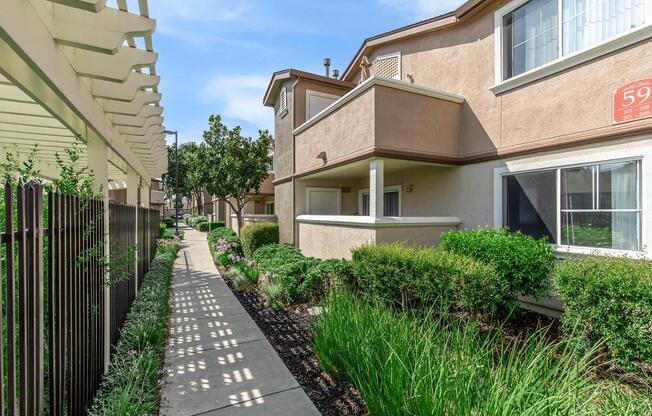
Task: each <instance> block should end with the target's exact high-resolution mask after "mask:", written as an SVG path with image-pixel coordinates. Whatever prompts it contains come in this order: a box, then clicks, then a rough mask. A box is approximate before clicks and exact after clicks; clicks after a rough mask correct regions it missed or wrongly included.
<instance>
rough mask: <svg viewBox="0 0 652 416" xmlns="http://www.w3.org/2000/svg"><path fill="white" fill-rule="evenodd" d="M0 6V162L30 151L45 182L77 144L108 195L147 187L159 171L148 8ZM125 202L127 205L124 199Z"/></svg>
mask: <svg viewBox="0 0 652 416" xmlns="http://www.w3.org/2000/svg"><path fill="white" fill-rule="evenodd" d="M116 3H117V6H118V8H112V7H108V6H107V5H106V0H2V1H0V158H2V159H4V153H6V152H7V151H10V150H14V151H16V152H17V153H18V154H19V155H21V156H22V157H25V156H26V155H27V154H28V153H29V152H30V151H31V150H32V149H33V147H34V145H35V144H38V153H37V157H38V160H39V163H40V166H39V167H40V169H41V172H42V174H43V175H44V176H46V177H56V175H57V167H56V164H55V154H57V153H58V154H63V151H64V149H66V148H68V147H69V146H70V145H71V143H73V142H75V141H76V140H77V141H79V142H80V149H82V151H83V153H84V156H83V159H84V161H86V162H87V163H88V164H89V167H90V168H91V169H93V171H94V172H95V174H96V176H97V180H98V182H100V184H102V185H104V187H105V189H108V181H109V180H125V179H126V183H127V186H128V188H129V187H134V186H135V187H137V186H138V185H135V184H136V183H138V184H141V185H142V186H144V187H147V186H149V183H150V180H151V179H152V178H155V177H160V176H161V174H162V173H164V172H165V170H166V169H167V151H166V145H165V133H164V127H163V117H162V113H163V108H162V107H160V106H159V102H160V100H161V94H160V93H159V91H158V84H159V81H160V77H159V76H158V75H157V74H156V66H155V64H156V60H157V57H158V55H157V54H156V53H155V52H154V50H153V45H152V33H153V32H154V29H155V27H156V22H155V20H153V19H151V18H150V17H149V10H148V4H147V0H138V1H137V3H138V9H139V10H137V11H135V10H132V11H130V10H128V8H127V1H126V0H117V1H116ZM128 194H132V195H131V197H128V199H131V200H132V201H130V202H135V201H133V200H134V194H133V192H128Z"/></svg>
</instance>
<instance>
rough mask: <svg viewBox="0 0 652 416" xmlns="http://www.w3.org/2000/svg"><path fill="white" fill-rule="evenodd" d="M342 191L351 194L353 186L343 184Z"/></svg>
mask: <svg viewBox="0 0 652 416" xmlns="http://www.w3.org/2000/svg"><path fill="white" fill-rule="evenodd" d="M340 191H341V192H342V193H343V194H350V193H351V187H350V186H343V187H342V188H340Z"/></svg>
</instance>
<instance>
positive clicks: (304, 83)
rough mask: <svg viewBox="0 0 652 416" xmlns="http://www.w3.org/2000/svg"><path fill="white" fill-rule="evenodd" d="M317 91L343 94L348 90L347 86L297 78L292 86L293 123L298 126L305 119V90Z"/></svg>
mask: <svg viewBox="0 0 652 416" xmlns="http://www.w3.org/2000/svg"><path fill="white" fill-rule="evenodd" d="M307 90H312V91H319V92H323V93H326V94H331V95H337V96H339V97H341V96H343V95H344V94H346V93H347V92H349V91H350V89H349V88H342V87H338V86H336V85H328V84H324V83H321V82H316V81H312V80H309V79H303V78H302V79H299V80H298V82H297V84H296V85H295V88H294V101H295V111H294V125H295V126H300V125H302V124H303V123H304V122H305V121H306V91H307Z"/></svg>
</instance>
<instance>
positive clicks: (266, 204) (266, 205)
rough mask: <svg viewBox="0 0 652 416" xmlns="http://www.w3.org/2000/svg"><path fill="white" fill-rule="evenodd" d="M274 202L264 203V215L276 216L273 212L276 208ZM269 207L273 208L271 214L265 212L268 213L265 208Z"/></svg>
mask: <svg viewBox="0 0 652 416" xmlns="http://www.w3.org/2000/svg"><path fill="white" fill-rule="evenodd" d="M274 202H275V201H265V215H276V212H275V208H276V206H274ZM270 205H272V206H273V208H274V209H272V213H271V214H270V213H269V212H267V211H268V209H267V207H269V206H270Z"/></svg>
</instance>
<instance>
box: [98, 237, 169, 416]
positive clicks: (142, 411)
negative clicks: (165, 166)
mask: <svg viewBox="0 0 652 416" xmlns="http://www.w3.org/2000/svg"><path fill="white" fill-rule="evenodd" d="M178 248H179V244H178V243H176V244H173V243H170V244H169V245H167V246H166V247H164V248H161V246H159V247H157V253H159V254H157V255H156V257H155V258H154V260H153V261H152V264H151V267H150V270H149V271H148V272H147V273H146V274H145V276H144V279H143V283H142V286H141V287H140V289H139V290H138V296H137V297H136V300H135V301H134V303H133V305H132V307H131V310H130V311H129V314H128V315H127V319H126V322H125V324H124V326H123V327H122V329H121V330H120V340H119V341H118V344H117V346H116V348H115V353H114V355H113V357H112V361H111V364H110V365H109V371H108V372H107V373H106V374H104V376H103V378H102V383H101V385H100V388H99V390H98V392H97V394H96V396H95V399H94V401H93V404H92V406H91V409H90V410H89V414H90V415H117V414H121V415H151V414H157V413H158V409H159V406H160V401H161V395H160V391H159V389H160V386H161V376H162V371H163V364H164V357H165V345H166V341H167V337H168V329H169V328H168V326H169V315H170V304H169V299H170V290H171V285H172V264H173V263H174V259H175V257H176V251H177V250H178Z"/></svg>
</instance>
